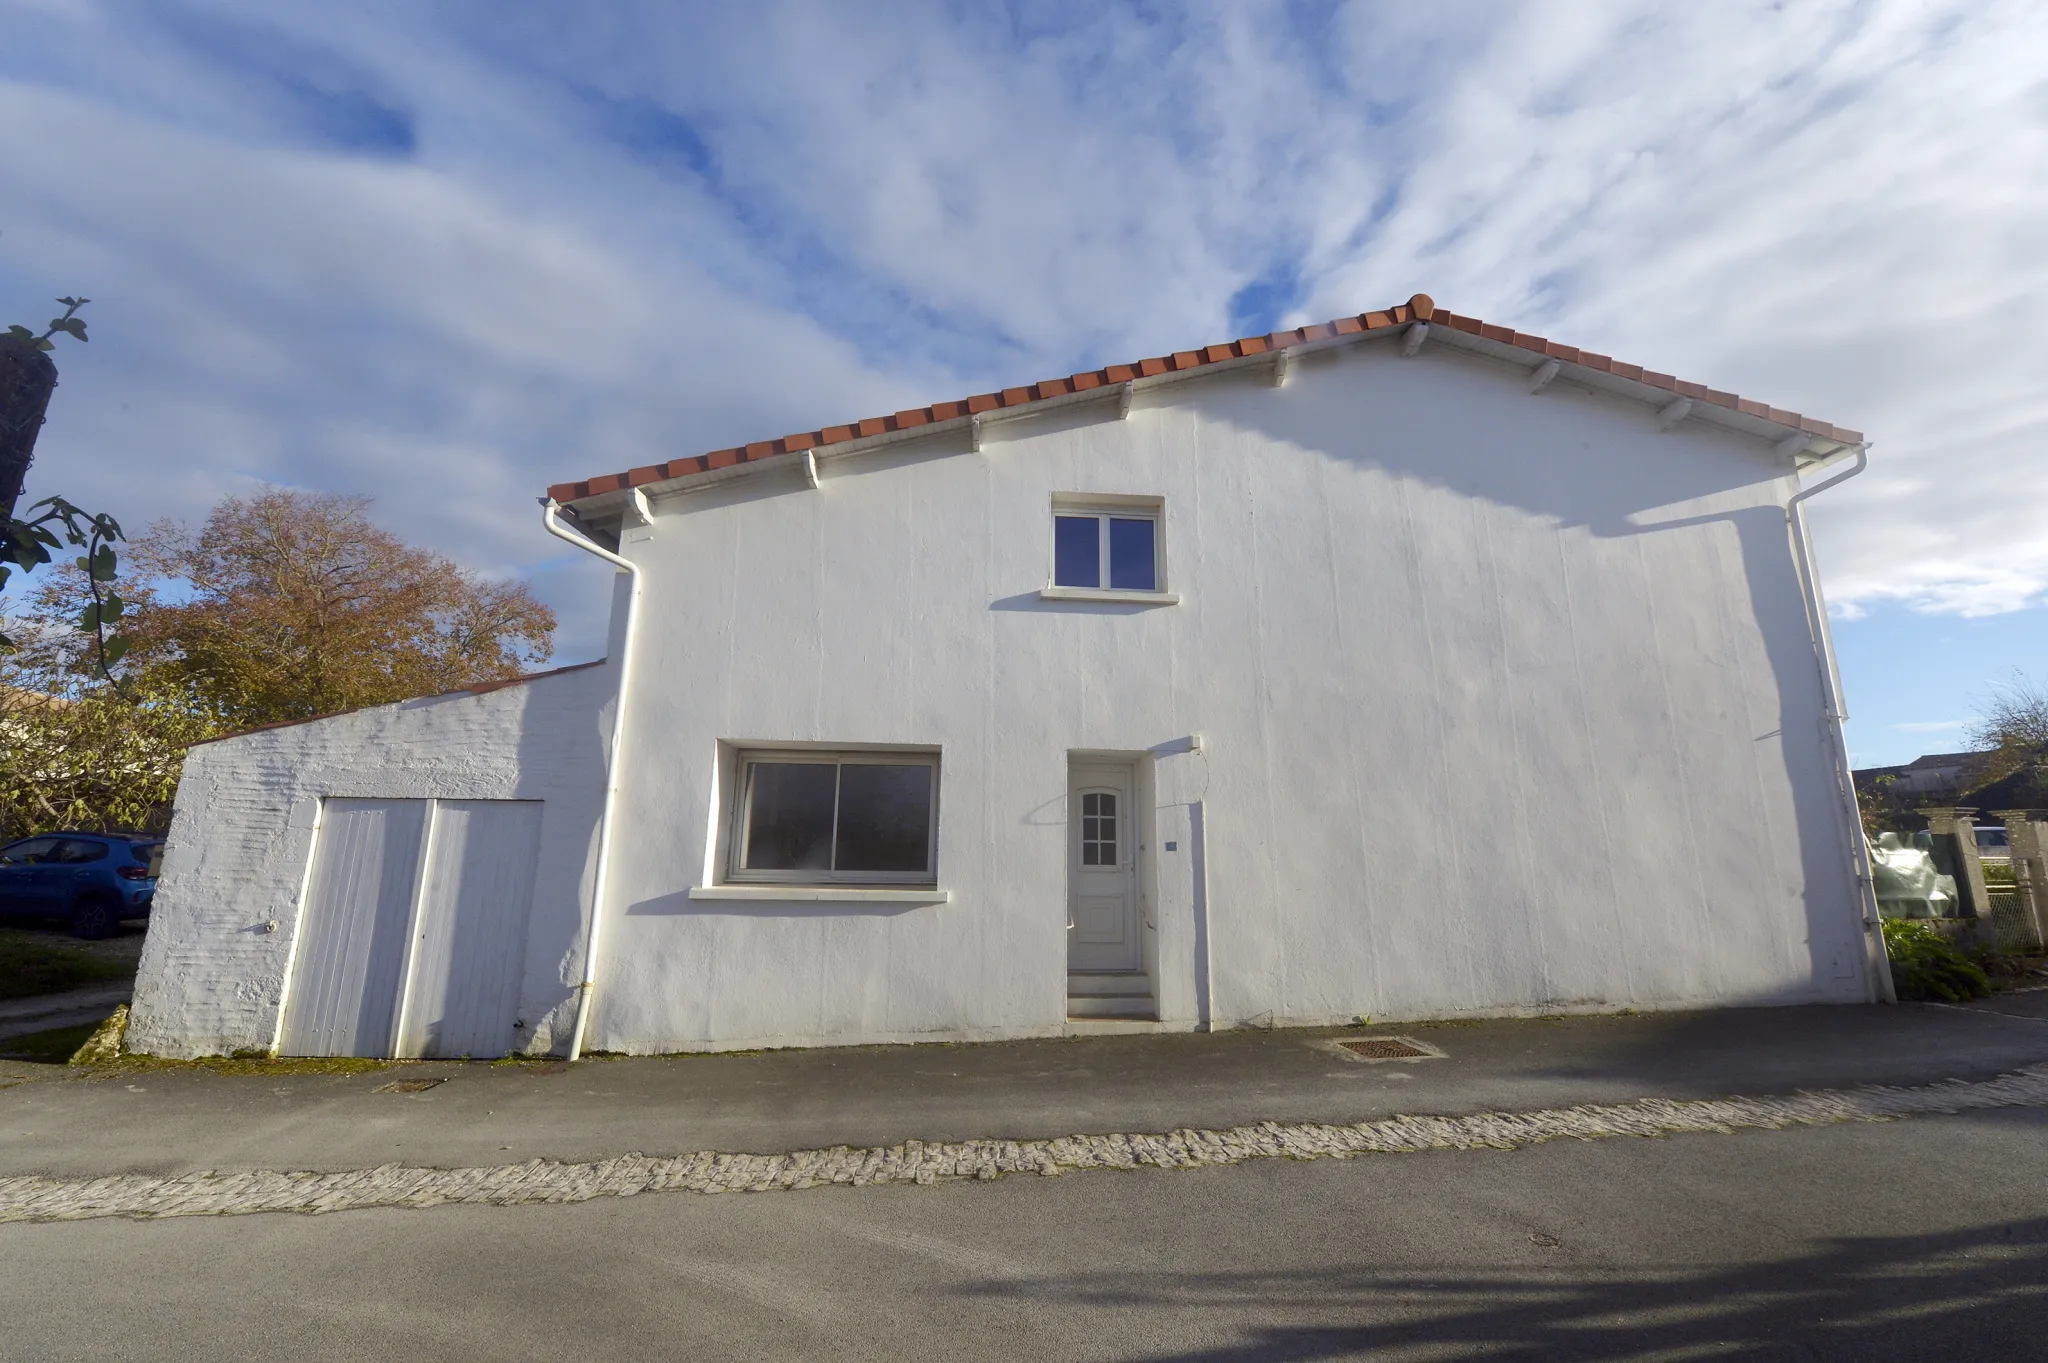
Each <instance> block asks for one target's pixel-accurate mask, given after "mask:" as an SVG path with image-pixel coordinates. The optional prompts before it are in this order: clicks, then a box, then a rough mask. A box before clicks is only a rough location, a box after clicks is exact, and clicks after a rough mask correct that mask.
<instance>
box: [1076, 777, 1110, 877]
mask: <svg viewBox="0 0 2048 1363" xmlns="http://www.w3.org/2000/svg"><path fill="white" fill-rule="evenodd" d="M1081 864H1082V865H1083V866H1114V865H1116V796H1114V795H1102V794H1094V793H1091V794H1087V795H1083V796H1082V797H1081Z"/></svg>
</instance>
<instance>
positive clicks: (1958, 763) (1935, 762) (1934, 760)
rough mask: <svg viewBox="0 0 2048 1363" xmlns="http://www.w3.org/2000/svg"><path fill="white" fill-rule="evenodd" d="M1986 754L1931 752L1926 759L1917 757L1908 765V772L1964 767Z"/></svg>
mask: <svg viewBox="0 0 2048 1363" xmlns="http://www.w3.org/2000/svg"><path fill="white" fill-rule="evenodd" d="M1984 755H1985V754H1983V753H1981V752H1975V751H1972V752H1931V753H1928V754H1927V755H1926V756H1925V757H1916V758H1914V759H1913V760H1912V761H1910V762H1908V763H1906V765H1905V768H1904V769H1905V770H1907V771H1925V770H1926V769H1927V768H1929V767H1963V766H1968V765H1969V764H1970V763H1972V762H1975V761H1978V760H1979V759H1981V758H1982V757H1984Z"/></svg>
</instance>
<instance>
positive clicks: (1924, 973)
mask: <svg viewBox="0 0 2048 1363" xmlns="http://www.w3.org/2000/svg"><path fill="white" fill-rule="evenodd" d="M1884 949H1885V954H1886V955H1888V956H1890V957H1891V961H1892V987H1893V988H1894V989H1895V990H1896V991H1897V992H1898V995H1899V997H1900V998H1901V999H1905V1000H1914V999H1947V1000H1949V1001H1950V1002H1956V1001H1959V1000H1962V999H1974V998H1979V997H1981V996H1983V995H1985V994H1988V993H1990V992H1991V977H1990V976H1988V975H1986V974H1985V973H1984V968H1983V967H1982V966H1980V965H1978V964H1977V963H1976V962H1975V961H1973V960H1971V959H1970V958H1969V957H1967V956H1965V955H1963V953H1962V952H1960V951H1957V950H1956V949H1955V947H1953V946H1951V945H1950V944H1949V940H1948V939H1947V938H1946V937H1943V936H1942V935H1941V934H1940V933H1939V932H1936V931H1935V930H1934V928H1933V927H1931V926H1930V925H1928V924H1926V923H1922V922H1918V921H1916V920H1914V919H1910V918H1887V919H1885V920H1884Z"/></svg>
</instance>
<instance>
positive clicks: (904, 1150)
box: [0, 1066, 2048, 1222]
mask: <svg viewBox="0 0 2048 1363" xmlns="http://www.w3.org/2000/svg"><path fill="white" fill-rule="evenodd" d="M2038 1106H2048V1066H2044V1067H2038V1068H2030V1069H2024V1070H2019V1071H2016V1072H2014V1073H2011V1074H2007V1075H2002V1076H2000V1077H1999V1078H1996V1079H1990V1080H1982V1081H1967V1080H1947V1081H1944V1082H1941V1083H1936V1084H1928V1085H1923V1086H1920V1087H1916V1088H1892V1087H1862V1088H1846V1089H1822V1090H1817V1091H1811V1092H1799V1093H1794V1094H1789V1095H1784V1096H1776V1097H1756V1098H1720V1099H1706V1100H1675V1099H1663V1098H1646V1099H1642V1100H1639V1101H1636V1102H1630V1103H1615V1104H1594V1105H1586V1106H1580V1107H1569V1108H1548V1109H1542V1110H1538V1111H1533V1112H1519V1113H1513V1112H1494V1113H1481V1114H1476V1115H1473V1116H1466V1117H1393V1118H1389V1119H1386V1120H1383V1121H1370V1122H1359V1123H1356V1124H1353V1125H1328V1124H1322V1123H1298V1124H1283V1123H1279V1122H1261V1123H1258V1124H1257V1125H1254V1126H1237V1127H1230V1128H1228V1129H1225V1130H1222V1131H1208V1130H1195V1129H1182V1130H1177V1131H1172V1132H1167V1133H1163V1134H1157V1135H1123V1134H1116V1135H1101V1136H1063V1137H1058V1138H1054V1139H1050V1140H1021V1141H1008V1140H978V1141H959V1142H945V1143H932V1144H927V1143H925V1142H922V1141H906V1142H904V1143H902V1144H900V1145H891V1146H870V1147H867V1148H855V1147H851V1146H836V1147H833V1148H831V1149H824V1150H797V1151H791V1152H788V1153H785V1154H775V1155H762V1154H726V1153H720V1152H718V1151H714V1150H704V1151H698V1152H697V1153H694V1154H688V1155H677V1156H648V1155H641V1154H631V1155H622V1156H619V1157H618V1158H616V1159H606V1160H595V1161H588V1162H583V1163H566V1162H561V1161H555V1160H529V1161H527V1162H525V1163H521V1164H509V1165H497V1166H493V1167H487V1168H472V1169H433V1168H423V1167H415V1166H406V1165H398V1164H386V1165H381V1166H379V1167H377V1168H374V1169H356V1170H346V1171H342V1172H337V1173H288V1172H279V1171H274V1170H252V1171H248V1172H244V1173H227V1174H223V1173H212V1172H209V1173H198V1174H185V1175H179V1176H176V1177H160V1176H153V1175H144V1174H118V1175H112V1176H108V1177H105V1178H46V1177H40V1176H26V1177H12V1178H0V1222H8V1221H82V1220H91V1219H95V1218H100V1217H111V1216H126V1217H142V1218H154V1217H168V1216H227V1215H245V1214H249V1213H253V1212H304V1213H318V1212H332V1211H351V1210H360V1209H365V1208H373V1207H412V1208H419V1207H433V1206H440V1205H444V1204H451V1203H453V1204H482V1205H486V1206H499V1207H503V1206H520V1205H526V1204H533V1203H544V1204H551V1203H564V1202H585V1201H588V1200H590V1199H592V1198H598V1197H631V1196H634V1195H636V1194H638V1193H646V1192H694V1193H725V1192H777V1191H783V1190H788V1189H796V1188H811V1187H818V1186H820V1185H825V1184H851V1185H855V1186H861V1185H866V1184H873V1183H918V1184H930V1183H936V1182H941V1181H951V1180H955V1179H966V1178H976V1179H993V1178H1000V1177H1001V1176H1002V1175H1004V1174H1041V1175H1053V1174H1061V1173H1066V1172H1068V1171H1070V1170H1080V1169H1137V1168H1143V1167H1148V1166H1149V1167H1153V1168H1160V1169H1196V1168H1203V1167H1206V1166H1212V1165H1230V1164H1237V1163H1240V1162H1242V1161H1244V1160H1248V1159H1271V1158H1277V1157H1283V1156H1284V1157H1287V1158H1290V1159H1323V1158H1335V1159H1349V1158H1352V1157H1354V1156H1357V1155H1365V1154H1402V1153H1411V1152H1415V1151H1423V1150H1481V1149H1490V1150H1512V1149H1515V1148H1516V1147H1517V1146H1520V1145H1526V1144H1535V1143H1539V1142H1542V1141H1549V1140H1556V1139H1559V1138H1561V1137H1567V1136H1568V1137H1573V1138H1575V1139H1578V1140H1599V1139H1603V1138H1608V1137H1615V1136H1668V1135H1680V1134H1688V1133H1706V1132H1717V1133H1722V1134H1729V1133H1733V1132H1735V1131H1738V1130H1744V1129H1761V1130H1777V1129H1781V1128H1784V1127H1788V1126H1828V1125H1833V1124H1835V1123H1838V1122H1881V1121H1891V1120H1895V1119H1897V1118H1901V1117H1912V1116H1920V1115H1926V1114H1931V1113H1956V1112H1968V1111H1983V1110H1986V1109H1993V1108H2009V1107H2038Z"/></svg>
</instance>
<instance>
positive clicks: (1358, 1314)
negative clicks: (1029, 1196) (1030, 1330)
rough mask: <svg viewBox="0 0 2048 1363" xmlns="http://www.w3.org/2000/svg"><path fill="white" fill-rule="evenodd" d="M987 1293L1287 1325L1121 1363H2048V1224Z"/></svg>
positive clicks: (1068, 1283)
mask: <svg viewBox="0 0 2048 1363" xmlns="http://www.w3.org/2000/svg"><path fill="white" fill-rule="evenodd" d="M1532 1248H1533V1247H1532ZM1543 1252H1546V1253H1555V1254H1560V1255H1568V1254H1569V1253H1570V1252H1571V1249H1570V1246H1569V1245H1566V1246H1562V1247H1559V1248H1556V1249H1549V1250H1545V1251H1543ZM997 1294H1001V1295H1007V1296H1011V1297H1013V1298H1015V1297H1022V1298H1024V1299H1027V1300H1028V1299H1031V1298H1034V1297H1043V1298H1044V1299H1046V1300H1047V1301H1048V1302H1057V1303H1059V1304H1060V1305H1061V1306H1062V1307H1064V1308H1067V1309H1072V1308H1074V1307H1079V1306H1094V1307H1100V1308H1103V1309H1105V1310H1107V1311H1111V1312H1116V1311H1128V1310H1130V1309H1132V1308H1149V1309H1154V1310H1157V1309H1160V1308H1165V1309H1169V1310H1171V1309H1175V1308H1180V1309H1185V1310H1188V1311H1190V1312H1222V1313H1225V1314H1231V1313H1235V1312H1238V1311H1242V1312H1246V1313H1256V1314H1258V1315H1260V1316H1264V1317H1267V1318H1268V1319H1270V1318H1271V1317H1273V1316H1275V1315H1280V1316H1282V1317H1285V1316H1287V1315H1297V1316H1299V1317H1300V1318H1301V1319H1302V1321H1303V1323H1302V1324H1300V1325H1295V1326H1271V1325H1266V1326H1248V1327H1247V1328H1246V1329H1245V1331H1244V1332H1243V1334H1242V1335H1241V1337H1240V1338H1239V1339H1238V1340H1237V1341H1236V1342H1234V1343H1232V1344H1229V1345H1223V1346H1218V1347H1216V1348H1211V1349H1203V1350H1199V1351H1196V1352H1192V1353H1181V1352H1176V1353H1160V1354H1136V1355H1131V1360H1132V1363H1250V1360H1255V1359H1256V1360H1262V1361H1263V1360H1275V1359H1279V1360H1310V1359H1330V1358H1349V1357H1358V1356H1366V1355H1369V1356H1371V1357H1373V1358H1375V1359H1381V1358H1386V1359H1406V1358H1446V1359H1462V1358H1480V1357H1484V1358H1491V1359H1498V1358H1541V1359H1564V1358H1569V1359H1621V1358H1638V1357H1645V1356H1648V1357H1655V1358H1709V1357H1711V1358H1724V1357H1733V1358H1788V1359H1815V1358H1841V1359H1856V1360H1866V1359H1885V1358H1900V1359H1936V1358H1938V1359H1942V1360H1960V1359H1977V1358H1982V1359H2021V1358H2041V1357H2048V1336H2044V1333H2043V1328H2044V1323H2048V1220H2040V1219H2037V1220H2028V1221H2019V1222H2012V1223H2008V1224H2003V1225H1992V1226H1985V1227H1979V1228H1975V1229H1972V1230H1967V1231H1959V1232H1954V1233H1949V1234H1940V1235H1908V1236H1889V1237H1873V1238H1857V1239H1841V1240H1834V1241H1830V1242H1825V1247H1824V1248H1821V1249H1818V1250H1816V1251H1814V1252H1813V1253H1810V1254H1805V1255H1799V1256H1794V1257H1789V1258H1783V1259H1778V1260H1775V1261H1771V1262H1767V1263H1761V1264H1757V1265H1753V1266H1746V1267H1741V1268H1732V1269H1727V1270H1706V1271H1692V1270H1684V1269H1676V1270H1672V1269H1642V1270H1629V1269H1601V1268H1575V1267H1568V1266H1560V1267H1557V1268H1540V1267H1539V1268H1526V1269H1522V1268H1503V1269H1498V1270H1485V1271H1473V1270H1469V1269H1447V1270H1445V1271H1442V1272H1421V1271H1416V1270H1403V1271H1395V1272H1389V1271H1368V1270H1351V1269H1343V1268H1331V1269H1328V1270H1325V1271H1321V1272H1300V1271H1287V1272H1260V1271H1245V1272H1236V1273H1204V1274H1178V1275H1176V1274H1148V1273H1131V1274H1124V1275H1120V1276H1119V1275H1111V1276H1102V1275H1090V1276H1088V1277H1086V1278H1055V1279H1041V1280H1036V1281H1033V1282H1030V1283H1022V1284H1020V1283H1016V1282H1010V1283H1005V1284H1001V1285H999V1286H998V1285H991V1286H989V1287H987V1288H983V1289H977V1290H976V1292H975V1294H974V1295H997ZM1311 1322H1313V1323H1311Z"/></svg>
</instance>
